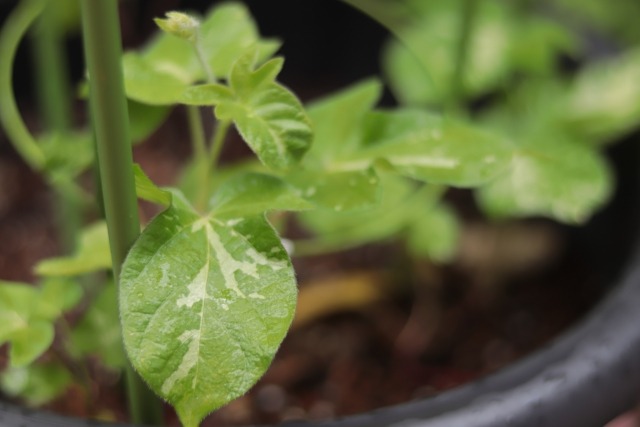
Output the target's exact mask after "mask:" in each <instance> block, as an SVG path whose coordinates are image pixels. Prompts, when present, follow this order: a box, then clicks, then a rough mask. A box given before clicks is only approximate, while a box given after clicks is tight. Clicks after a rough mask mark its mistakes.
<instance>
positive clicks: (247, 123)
mask: <svg viewBox="0 0 640 427" xmlns="http://www.w3.org/2000/svg"><path fill="white" fill-rule="evenodd" d="M234 96H235V97H234V99H233V101H228V102H223V103H220V104H219V105H218V106H217V107H216V110H215V112H216V116H217V117H218V118H219V119H221V120H233V122H234V123H235V125H236V128H237V129H238V132H240V135H242V138H243V139H244V140H245V141H246V143H247V144H248V145H249V146H250V147H251V149H252V150H253V151H254V152H255V153H256V155H257V156H258V158H259V159H260V160H261V161H262V162H263V163H264V164H265V165H267V166H268V167H270V168H273V169H280V170H286V169H289V168H291V167H292V166H293V165H294V164H296V163H298V162H299V161H300V159H301V158H302V156H303V155H304V153H305V152H306V151H307V150H308V149H309V146H310V145H311V139H312V131H311V123H310V121H309V118H308V117H307V114H306V113H305V111H304V108H303V107H302V105H301V104H300V101H299V100H298V98H296V96H295V95H294V94H293V93H291V92H290V91H289V90H287V89H285V88H284V87H283V86H281V85H279V84H278V83H274V82H271V83H266V84H262V85H261V86H259V87H258V88H257V90H255V91H252V92H250V93H244V94H238V93H234Z"/></svg>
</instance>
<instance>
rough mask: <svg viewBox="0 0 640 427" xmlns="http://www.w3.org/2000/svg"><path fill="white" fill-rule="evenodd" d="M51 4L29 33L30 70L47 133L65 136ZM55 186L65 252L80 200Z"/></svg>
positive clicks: (63, 76)
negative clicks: (30, 45)
mask: <svg viewBox="0 0 640 427" xmlns="http://www.w3.org/2000/svg"><path fill="white" fill-rule="evenodd" d="M53 7H56V5H55V4H54V3H51V2H49V3H47V6H46V8H45V10H44V13H43V14H42V15H41V16H40V17H39V18H38V20H37V22H36V25H35V27H34V28H33V30H32V34H31V35H32V46H33V53H34V55H33V57H34V64H35V67H34V71H35V75H36V82H37V88H38V95H39V96H38V103H39V104H40V112H41V114H42V116H43V117H44V123H45V128H46V130H47V131H50V132H55V133H58V134H65V133H67V132H69V130H70V129H71V103H70V99H71V98H70V95H69V94H70V93H71V89H70V83H69V80H68V78H67V76H68V75H69V72H68V69H67V66H66V63H65V61H64V58H65V57H66V55H65V49H64V46H63V36H62V34H61V32H60V28H59V25H58V23H57V22H56V21H55V19H54V18H55V14H54V13H52V10H51V9H53ZM62 187H63V186H61V185H58V186H56V195H57V202H56V222H57V223H58V229H59V230H60V241H61V242H62V247H63V248H64V251H65V252H66V253H71V252H73V250H74V249H75V247H76V243H77V242H76V239H77V236H78V234H79V230H80V228H81V224H82V218H81V217H82V214H81V206H80V201H79V200H78V198H77V197H75V196H74V194H73V192H72V191H69V189H68V188H62Z"/></svg>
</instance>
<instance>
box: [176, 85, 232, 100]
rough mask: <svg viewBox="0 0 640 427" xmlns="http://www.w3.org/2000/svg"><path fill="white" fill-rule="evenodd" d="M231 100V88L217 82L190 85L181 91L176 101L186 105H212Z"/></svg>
mask: <svg viewBox="0 0 640 427" xmlns="http://www.w3.org/2000/svg"><path fill="white" fill-rule="evenodd" d="M232 100H233V91H232V90H231V89H229V88H228V87H227V86H224V85H221V84H218V83H211V84H204V85H194V86H190V87H189V88H187V89H186V90H185V91H184V92H182V94H181V95H180V98H179V99H178V102H180V103H181V104H186V105H195V106H213V105H218V104H220V103H222V102H225V101H227V102H231V101H232Z"/></svg>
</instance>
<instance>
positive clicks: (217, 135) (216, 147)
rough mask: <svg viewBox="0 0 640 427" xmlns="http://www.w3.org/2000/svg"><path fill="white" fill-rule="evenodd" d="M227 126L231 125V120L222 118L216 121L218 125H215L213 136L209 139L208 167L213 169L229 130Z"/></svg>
mask: <svg viewBox="0 0 640 427" xmlns="http://www.w3.org/2000/svg"><path fill="white" fill-rule="evenodd" d="M229 126H231V121H229V120H222V121H220V122H218V125H217V126H216V130H215V132H214V133H213V138H212V140H211V147H210V148H209V150H210V151H209V165H210V169H215V168H216V165H217V164H218V159H219V158H220V153H221V152H222V146H223V145H224V140H225V139H226V137H227V133H228V132H229Z"/></svg>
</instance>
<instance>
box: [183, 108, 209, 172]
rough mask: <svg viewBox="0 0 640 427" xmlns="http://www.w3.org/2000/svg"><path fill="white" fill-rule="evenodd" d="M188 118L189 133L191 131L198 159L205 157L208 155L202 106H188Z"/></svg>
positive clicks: (194, 151)
mask: <svg viewBox="0 0 640 427" xmlns="http://www.w3.org/2000/svg"><path fill="white" fill-rule="evenodd" d="M187 119H188V121H189V133H191V146H192V148H193V155H194V156H195V157H196V159H200V158H204V157H205V156H206V155H207V146H206V142H205V137H204V129H203V127H202V116H201V115H200V108H199V107H195V106H192V105H189V106H187Z"/></svg>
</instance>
